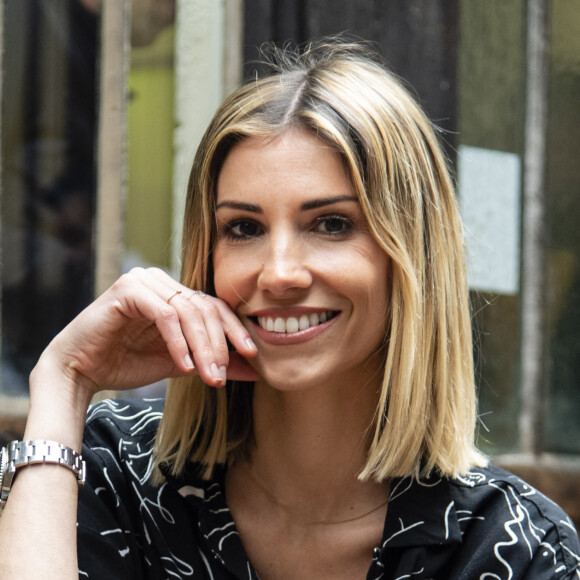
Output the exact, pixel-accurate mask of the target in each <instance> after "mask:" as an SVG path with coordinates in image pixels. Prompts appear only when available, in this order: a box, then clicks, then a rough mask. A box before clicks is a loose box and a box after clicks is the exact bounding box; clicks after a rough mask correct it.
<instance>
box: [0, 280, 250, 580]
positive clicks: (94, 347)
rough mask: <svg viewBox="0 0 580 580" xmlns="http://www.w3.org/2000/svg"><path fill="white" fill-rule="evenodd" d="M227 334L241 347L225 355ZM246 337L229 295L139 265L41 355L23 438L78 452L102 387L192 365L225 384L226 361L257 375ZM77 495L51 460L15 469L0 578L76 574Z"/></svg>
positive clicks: (0, 549) (234, 369)
mask: <svg viewBox="0 0 580 580" xmlns="http://www.w3.org/2000/svg"><path fill="white" fill-rule="evenodd" d="M177 290H180V291H181V293H179V294H177V295H175V293H176V291H177ZM173 295H175V296H174V298H173V299H172V300H171V301H170V302H169V303H168V301H167V300H168V298H169V297H170V296H173ZM226 337H227V338H228V339H229V340H230V342H231V343H232V344H233V346H234V347H235V348H236V351H237V353H228V349H227V342H226ZM248 339H249V333H248V332H247V330H246V329H245V328H244V327H243V326H242V325H241V323H240V322H239V320H238V319H237V318H236V316H235V315H234V314H233V312H232V311H231V310H230V309H229V307H228V306H227V305H226V304H225V303H224V302H223V301H221V300H219V299H216V298H211V297H206V296H204V295H200V294H194V293H192V291H191V290H189V289H187V288H186V287H184V286H182V285H180V284H179V283H177V282H175V281H174V280H172V279H171V278H170V277H169V276H167V275H166V274H165V273H164V272H162V271H161V270H156V269H149V270H142V269H136V270H133V271H131V272H130V273H129V274H127V275H125V276H123V277H121V278H120V279H119V280H118V281H117V282H116V283H115V284H114V285H113V286H112V287H111V288H110V289H109V290H108V291H107V292H105V293H104V294H103V295H102V296H100V297H99V298H98V299H97V300H96V301H95V302H94V303H93V304H92V305H91V306H89V307H88V308H87V309H86V310H85V311H83V312H82V313H81V314H80V315H79V316H78V317H77V318H76V319H75V320H74V321H73V322H71V324H69V325H68V326H67V327H66V328H65V329H64V330H63V331H62V332H61V333H60V334H59V335H58V336H57V337H56V338H55V339H54V340H53V341H52V342H51V344H50V345H49V346H48V347H47V349H46V351H45V352H44V353H43V355H42V356H41V358H40V360H39V362H38V364H37V366H36V367H35V369H34V370H33V372H32V373H31V376H30V411H29V416H28V421H27V426H26V431H25V439H52V440H55V441H58V442H59V443H63V444H65V445H67V446H69V447H71V448H73V449H75V450H76V451H78V452H80V450H81V443H82V433H83V427H84V420H85V415H86V411H87V408H88V405H89V403H90V400H91V398H92V397H93V395H94V394H95V393H96V392H98V391H99V390H103V389H126V388H133V387H137V386H141V385H145V384H148V383H151V382H154V381H157V380H159V379H161V378H165V377H174V376H180V375H186V374H193V373H199V375H200V376H201V377H202V379H203V380H204V381H205V382H206V383H207V384H209V385H212V386H216V387H219V386H222V385H223V384H225V378H226V377H225V373H226V369H227V374H228V376H230V377H232V378H238V379H242V380H254V379H255V378H256V374H255V371H253V370H252V369H251V367H250V366H249V364H248V363H247V361H245V359H244V358H243V357H251V356H255V354H256V351H255V347H253V346H252V343H251V341H248ZM238 353H239V354H238ZM77 498H78V489H77V482H76V480H75V477H74V476H73V475H72V472H71V471H70V470H68V469H63V468H62V467H61V466H58V465H48V464H47V465H34V466H29V467H23V468H21V469H20V470H19V471H18V472H17V476H16V478H15V480H14V484H13V486H12V490H11V493H10V497H9V500H8V502H7V505H6V508H5V510H4V512H3V513H2V516H1V517H0V562H2V565H1V567H0V578H15V577H18V578H21V579H27V578H31V579H32V578H34V579H36V578H40V577H42V578H46V579H51V578H54V579H57V578H58V579H59V580H63V579H67V578H70V579H72V578H78V567H77V556H76V509H77Z"/></svg>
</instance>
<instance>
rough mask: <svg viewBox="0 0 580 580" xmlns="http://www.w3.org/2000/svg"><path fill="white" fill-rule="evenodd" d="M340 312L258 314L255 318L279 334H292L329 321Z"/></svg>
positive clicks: (261, 325)
mask: <svg viewBox="0 0 580 580" xmlns="http://www.w3.org/2000/svg"><path fill="white" fill-rule="evenodd" d="M337 314H338V311H337V310H326V311H325V312H313V313H311V314H302V316H289V317H287V318H282V317H274V316H257V317H252V318H253V320H254V321H255V322H256V323H257V324H258V325H259V326H260V328H263V329H264V330H266V331H268V332H276V333H279V334H290V333H292V332H299V331H300V330H306V329H308V328H311V327H313V326H318V325H319V324H322V323H324V322H328V321H329V320H331V319H332V318H334V317H335V316H336V315H337Z"/></svg>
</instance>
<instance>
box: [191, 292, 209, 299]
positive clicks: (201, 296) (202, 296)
mask: <svg viewBox="0 0 580 580" xmlns="http://www.w3.org/2000/svg"><path fill="white" fill-rule="evenodd" d="M196 294H197V296H199V297H200V298H205V297H206V296H207V294H206V293H205V292H202V291H201V290H192V292H191V294H190V295H189V296H188V298H193V297H194V296H195V295H196Z"/></svg>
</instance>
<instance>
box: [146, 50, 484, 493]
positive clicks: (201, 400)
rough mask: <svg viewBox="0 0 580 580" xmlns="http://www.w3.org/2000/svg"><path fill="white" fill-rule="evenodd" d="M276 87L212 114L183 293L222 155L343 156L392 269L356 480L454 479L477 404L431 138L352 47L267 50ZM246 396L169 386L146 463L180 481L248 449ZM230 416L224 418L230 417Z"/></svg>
mask: <svg viewBox="0 0 580 580" xmlns="http://www.w3.org/2000/svg"><path fill="white" fill-rule="evenodd" d="M270 65H271V68H272V74H270V75H269V76H266V77H265V78H262V79H259V80H258V79H257V80H254V81H251V82H249V83H248V84H246V85H245V86H243V87H242V88H240V89H239V90H238V91H236V92H235V93H234V94H233V95H231V96H230V97H229V98H228V99H227V100H226V101H225V102H224V103H223V104H222V106H221V107H220V108H219V109H218V111H217V112H216V114H215V116H214V118H213V120H212V122H211V124H210V126H209V128H208V129H207V132H206V133H205V136H204V138H203V140H202V142H201V145H200V147H199V149H198V152H197V155H196V158H195V161H194V163H193V167H192V171H191V175H190V180H189V186H188V197H187V205H186V212H185V226H184V232H183V247H182V282H183V283H184V284H186V285H188V286H190V287H192V288H201V289H205V290H206V291H207V292H212V291H213V287H212V278H213V275H212V265H211V249H212V236H213V229H214V204H215V184H216V181H217V176H218V174H219V171H220V168H221V166H222V164H223V161H224V159H225V157H226V156H227V154H228V152H229V151H230V149H231V148H232V146H233V145H234V144H235V143H237V142H239V141H241V140H243V139H245V138H247V137H250V136H261V137H271V138H274V137H275V136H277V135H280V134H282V133H283V132H284V131H286V130H288V128H290V127H297V126H298V127H301V128H303V129H306V130H307V131H310V132H311V133H313V134H314V135H316V136H317V137H318V138H319V139H321V140H323V141H324V142H326V143H328V144H329V145H331V146H332V147H333V148H334V149H335V150H336V151H337V152H338V154H339V155H340V156H341V158H342V160H343V163H344V166H345V168H346V170H347V172H348V175H349V177H350V179H351V181H352V184H353V188H354V190H355V192H356V194H357V195H358V198H359V202H360V206H361V208H362V211H363V212H364V214H365V216H366V219H367V220H368V224H369V227H370V230H371V232H372V234H373V236H374V237H375V239H376V241H377V242H378V244H380V246H381V247H382V248H383V250H384V251H385V252H386V253H387V254H388V256H389V258H390V262H391V271H390V272H389V273H387V272H385V276H387V275H389V277H390V284H391V305H390V306H391V307H390V313H389V320H388V331H387V336H386V337H385V344H386V345H387V348H386V349H385V351H386V356H385V365H384V376H383V383H382V389H381V392H380V397H379V405H378V408H377V410H376V414H375V417H374V419H373V425H372V426H371V431H372V433H371V439H370V445H369V451H368V460H367V463H366V466H365V467H364V469H363V471H362V473H361V474H360V477H361V478H363V479H365V478H372V479H375V480H377V481H382V480H384V479H386V478H388V477H395V476H406V475H416V474H418V473H427V472H430V471H432V470H437V471H438V472H440V473H441V474H442V475H446V476H451V477H453V476H457V475H459V474H463V473H465V472H466V471H468V470H469V468H470V467H472V466H473V465H482V464H484V463H485V460H484V458H483V457H482V456H481V455H480V454H479V452H478V451H477V450H476V449H475V447H474V430H475V423H476V398H475V387H474V378H473V357H472V337H471V320H470V310H469V305H468V293H467V284H466V278H465V265H464V256H463V235H462V226H461V223H460V220H459V217H458V212H457V207H456V200H455V196H454V190H453V185H452V182H451V179H450V176H449V172H448V169H447V167H446V162H445V158H444V156H443V154H442V151H441V147H440V145H439V143H438V141H437V138H436V135H435V132H434V130H433V127H432V125H431V123H430V122H429V120H428V119H427V117H426V116H425V114H424V113H423V112H422V111H421V109H420V108H419V107H418V105H417V104H416V103H415V101H414V100H413V98H412V97H411V96H410V95H409V93H408V92H407V91H406V89H404V88H403V86H402V84H401V82H400V81H399V80H398V79H397V78H396V77H395V76H394V75H393V74H392V73H390V72H388V71H387V70H386V69H385V68H384V66H382V64H381V63H380V62H379V61H378V59H377V57H376V56H375V55H373V54H372V53H369V52H368V51H367V50H366V49H365V48H364V47H363V46H361V45H360V44H353V43H345V42H338V41H330V42H329V41H324V42H321V43H318V44H310V45H308V46H307V47H306V48H305V49H304V50H294V49H287V48H285V49H274V50H273V51H272V57H271V60H270ZM252 393H253V390H252V388H251V387H248V385H243V388H240V385H238V384H236V383H235V382H229V383H228V385H227V386H226V388H225V389H215V388H211V387H208V386H206V385H204V384H203V383H202V382H201V381H200V379H199V378H197V377H184V378H180V379H176V380H174V381H172V383H171V385H170V387H169V390H168V394H167V402H166V407H165V413H164V417H163V419H162V422H161V426H160V428H159V432H158V437H157V440H156V448H155V461H156V464H157V465H159V464H161V463H164V464H166V465H167V467H168V469H169V471H170V472H171V473H173V474H179V473H180V472H181V471H182V470H183V468H184V466H185V465H186V463H187V462H188V461H194V462H198V463H199V464H201V466H202V471H203V475H204V476H205V477H209V476H210V475H211V471H212V469H213V467H214V466H215V464H216V463H225V462H227V460H228V458H230V457H231V456H232V454H236V453H245V452H246V451H247V450H248V448H249V446H251V444H252ZM229 408H231V409H232V411H233V412H231V413H230V412H229V411H228V409H229Z"/></svg>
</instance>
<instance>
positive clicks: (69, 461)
mask: <svg viewBox="0 0 580 580" xmlns="http://www.w3.org/2000/svg"><path fill="white" fill-rule="evenodd" d="M43 463H53V464H58V465H62V466H63V467H67V468H68V469H70V470H71V471H72V472H73V473H74V475H75V476H76V478H77V481H78V482H79V485H84V483H85V481H86V463H85V462H84V461H83V458H82V456H81V455H80V454H79V453H77V452H76V451H75V450H74V449H72V448H70V447H67V446H66V445H63V444H62V443H57V442H56V441H46V440H42V439H34V440H31V441H12V442H11V443H10V444H9V445H8V447H4V448H2V449H1V450H0V512H1V510H2V509H3V508H4V505H5V503H6V501H7V499H8V495H9V493H10V488H11V487H12V481H13V479H14V476H15V474H16V471H17V470H18V469H20V468H22V467H25V466H27V465H35V464H43Z"/></svg>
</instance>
